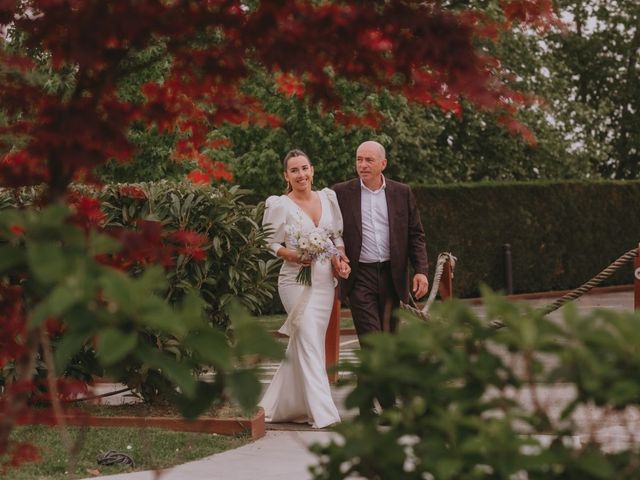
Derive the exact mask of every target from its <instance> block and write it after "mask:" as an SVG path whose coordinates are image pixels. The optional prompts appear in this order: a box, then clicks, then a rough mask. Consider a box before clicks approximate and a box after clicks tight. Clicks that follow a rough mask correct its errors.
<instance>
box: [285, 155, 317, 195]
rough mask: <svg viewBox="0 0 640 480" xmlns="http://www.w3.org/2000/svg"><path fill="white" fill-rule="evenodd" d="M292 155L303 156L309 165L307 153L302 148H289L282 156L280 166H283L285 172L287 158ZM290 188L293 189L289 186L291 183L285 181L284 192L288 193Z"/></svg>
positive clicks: (287, 164) (287, 163)
mask: <svg viewBox="0 0 640 480" xmlns="http://www.w3.org/2000/svg"><path fill="white" fill-rule="evenodd" d="M293 157H304V158H306V159H307V160H308V161H309V165H312V163H311V159H310V158H309V155H307V154H306V153H304V152H303V151H302V150H298V149H297V148H294V149H293V150H289V151H288V152H287V154H286V155H285V156H284V160H282V167H283V168H284V171H285V172H286V171H287V167H288V166H289V159H290V158H293ZM291 190H293V188H291V184H290V183H289V182H288V181H287V187H286V189H285V192H284V193H285V194H286V193H289V192H291Z"/></svg>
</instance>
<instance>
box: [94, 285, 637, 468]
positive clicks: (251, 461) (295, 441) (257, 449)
mask: <svg viewBox="0 0 640 480" xmlns="http://www.w3.org/2000/svg"><path fill="white" fill-rule="evenodd" d="M525 301H527V302H530V303H532V304H535V305H546V304H547V303H549V302H550V301H553V299H539V300H525ZM574 303H575V304H576V306H577V308H578V310H579V311H580V312H581V313H585V312H587V311H590V310H592V309H594V308H611V309H616V310H632V309H633V292H632V291H626V292H615V293H599V294H591V295H585V296H583V297H581V298H580V299H578V300H576V301H575V302H574ZM472 308H473V309H474V310H475V311H476V312H478V313H479V314H482V310H483V307H482V306H481V305H477V306H473V307H472ZM558 315H561V310H560V311H557V312H555V313H553V314H552V316H558ZM340 343H341V354H340V355H341V358H349V357H353V355H354V352H353V350H354V349H357V348H358V344H357V339H355V337H346V338H345V337H343V338H341V342H340ZM263 381H265V382H266V381H268V376H267V377H266V378H265V379H264V380H263ZM348 388H349V387H343V388H341V389H335V388H334V389H333V390H334V391H333V392H332V393H333V397H334V399H335V401H336V404H337V405H338V406H339V409H340V410H341V415H342V416H343V418H348V417H349V416H351V415H353V412H347V411H345V408H344V398H345V397H346V395H347V393H348ZM636 421H638V425H639V426H640V418H639V419H636ZM283 427H284V428H288V427H287V426H286V425H283V426H273V428H271V429H269V431H267V435H266V436H265V437H264V438H262V439H260V440H257V441H256V442H253V443H250V444H248V445H245V446H243V447H240V448H237V449H235V450H230V451H227V452H224V453H219V454H217V455H213V456H211V457H207V458H203V459H201V460H197V461H194V462H190V463H186V464H184V465H180V466H177V467H174V468H173V469H171V470H168V471H166V473H164V472H163V475H162V477H161V478H162V480H216V479H234V480H245V479H246V480H255V479H260V480H271V479H273V480H285V479H286V480H289V479H292V480H306V479H310V478H311V475H310V473H309V466H311V465H313V464H315V463H316V458H315V457H314V455H312V454H311V453H309V451H308V449H307V447H308V445H310V444H311V443H317V442H326V441H328V440H329V439H330V438H331V435H333V434H332V433H331V432H329V431H314V430H311V429H308V430H306V429H305V430H299V429H297V430H295V431H293V430H292V431H287V430H283V429H282V428H283ZM291 427H292V428H295V427H293V425H291ZM616 432H617V431H616V430H615V427H613V430H609V431H607V432H605V434H607V435H612V437H611V440H612V441H613V442H614V443H615V440H616V438H617V436H619V435H617V433H616ZM614 437H615V438H614ZM100 478H108V479H110V480H112V479H113V480H116V479H117V480H151V479H155V478H158V477H157V475H156V473H155V472H134V473H128V474H120V475H111V476H106V477H100Z"/></svg>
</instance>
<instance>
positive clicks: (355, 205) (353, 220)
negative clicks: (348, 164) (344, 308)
mask: <svg viewBox="0 0 640 480" xmlns="http://www.w3.org/2000/svg"><path fill="white" fill-rule="evenodd" d="M385 181H386V189H385V194H386V198H387V209H388V212H389V237H390V238H389V247H390V250H391V276H392V277H393V286H394V288H395V291H396V293H397V294H398V297H399V298H400V300H402V301H403V302H405V303H406V302H408V301H409V274H408V273H409V272H408V262H409V260H410V261H411V264H412V265H413V268H414V270H415V273H423V274H425V275H427V269H428V262H427V248H426V243H425V237H424V230H423V228H422V222H421V221H420V214H419V212H418V207H417V206H416V200H415V198H414V196H413V192H412V191H411V188H409V186H408V185H405V184H403V183H399V182H394V181H393V180H389V179H388V178H385ZM333 190H334V191H335V192H336V196H337V197H338V204H339V205H340V211H341V212H342V218H343V221H344V228H343V233H342V238H343V239H344V243H345V250H346V253H347V257H349V260H350V261H351V263H350V266H351V275H349V278H347V279H346V280H342V279H341V280H340V297H341V298H342V299H346V298H347V295H349V292H350V291H351V288H352V287H353V282H354V279H355V277H356V275H357V274H358V259H359V258H360V250H361V248H362V209H361V198H362V197H361V187H360V179H359V178H354V179H353V180H348V181H346V182H342V183H338V184H336V185H334V186H333Z"/></svg>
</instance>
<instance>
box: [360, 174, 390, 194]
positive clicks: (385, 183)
mask: <svg viewBox="0 0 640 480" xmlns="http://www.w3.org/2000/svg"><path fill="white" fill-rule="evenodd" d="M380 176H381V177H382V185H381V186H380V188H379V189H377V190H371V189H370V188H369V187H367V186H366V185H365V184H364V182H363V181H362V179H360V188H362V189H366V190H368V191H370V192H371V193H376V192H379V191H380V190H384V189H385V188H387V181H386V179H385V178H384V175H383V174H380Z"/></svg>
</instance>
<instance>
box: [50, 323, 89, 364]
mask: <svg viewBox="0 0 640 480" xmlns="http://www.w3.org/2000/svg"><path fill="white" fill-rule="evenodd" d="M86 340H87V336H86V334H84V333H82V332H65V333H64V335H62V337H61V338H60V340H59V341H58V342H56V345H55V348H54V357H53V358H54V363H55V367H56V372H63V371H64V370H65V369H66V368H67V365H68V364H69V362H70V361H71V359H72V358H73V357H74V355H76V354H77V353H78V352H79V351H80V350H81V349H82V346H83V345H84V343H85V342H86Z"/></svg>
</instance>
